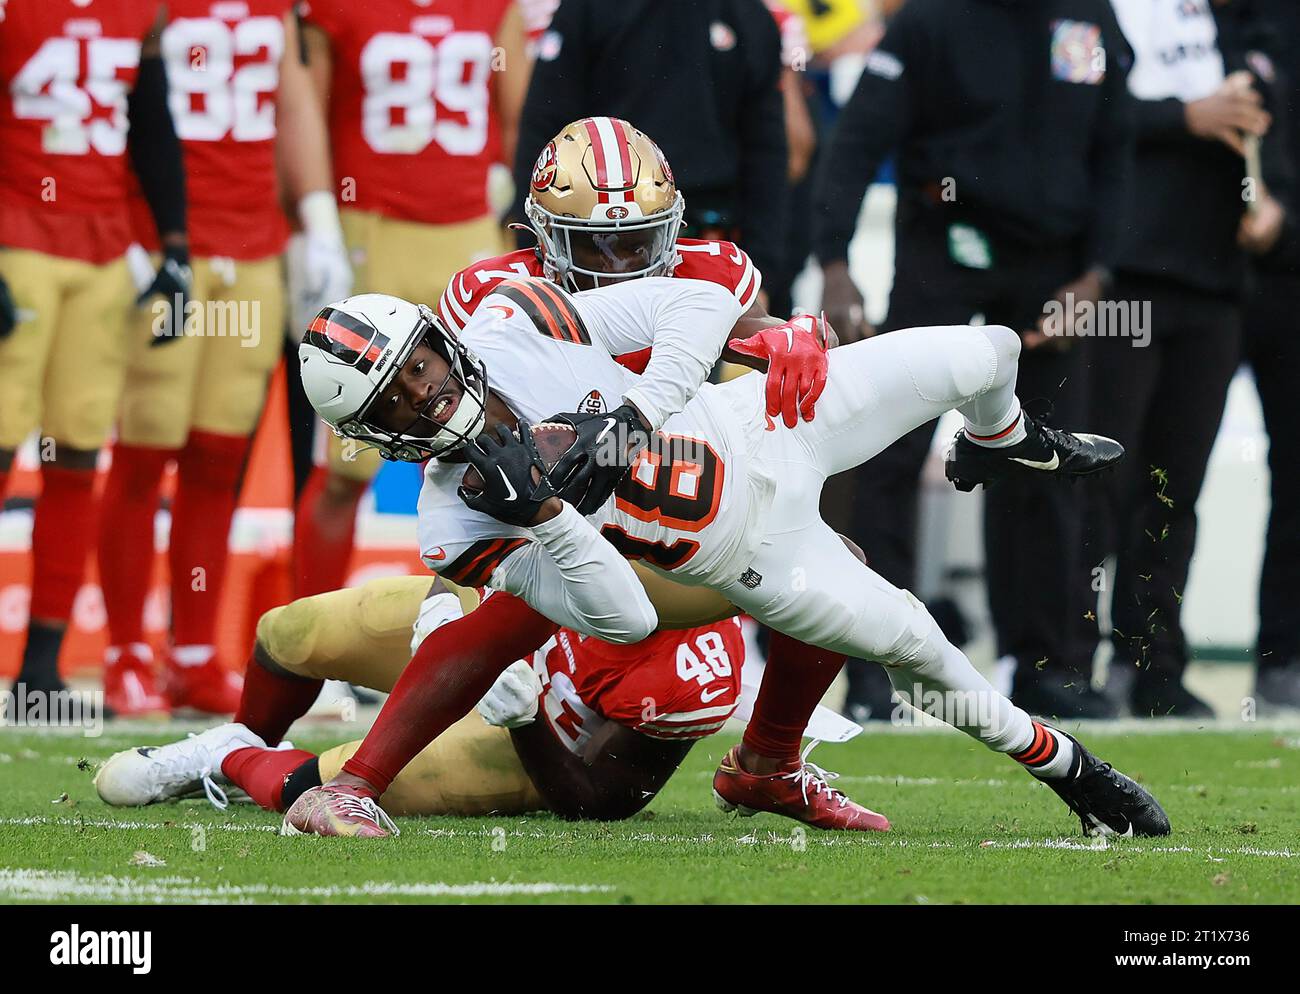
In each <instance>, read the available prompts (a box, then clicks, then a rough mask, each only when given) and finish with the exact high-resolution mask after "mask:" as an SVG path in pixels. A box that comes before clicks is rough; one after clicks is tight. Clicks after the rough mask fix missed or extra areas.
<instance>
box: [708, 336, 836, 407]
mask: <svg viewBox="0 0 1300 994" xmlns="http://www.w3.org/2000/svg"><path fill="white" fill-rule="evenodd" d="M825 327H826V317H825V315H823V316H822V317H821V318H820V319H818V318H815V317H813V316H812V315H811V314H800V315H798V316H796V317H793V318H791V319H790V320H789V321H787V322H786V323H785V324H778V325H775V326H773V327H771V328H764V329H763V330H762V331H760V332H759V333H758V334H756V335H751V336H750V337H749V338H745V339H740V338H733V339H732V340H731V341H730V342H728V343H727V344H728V345H730V346H731V348H732V349H734V350H735V351H737V352H739V353H740V354H741V355H748V356H753V357H754V358H756V359H766V360H767V414H768V417H771V418H775V417H777V416H778V415H780V417H781V420H782V421H784V422H785V426H786V427H787V428H793V427H794V426H795V425H797V424H798V423H799V418H800V416H802V417H803V419H804V420H805V421H811V420H812V419H813V406H814V405H815V404H816V403H817V398H818V397H820V396H821V395H822V391H823V390H824V389H826V368H827V362H826V332H825Z"/></svg>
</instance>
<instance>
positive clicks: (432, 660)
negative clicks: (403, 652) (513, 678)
mask: <svg viewBox="0 0 1300 994" xmlns="http://www.w3.org/2000/svg"><path fill="white" fill-rule="evenodd" d="M558 627H559V626H557V625H556V624H555V623H554V622H553V621H549V620H548V619H546V618H544V617H542V616H541V615H540V614H538V613H537V612H536V611H534V610H533V609H532V608H530V607H529V606H528V605H527V604H525V603H524V602H523V601H522V600H520V599H519V598H517V597H511V596H510V595H509V594H501V593H496V594H493V595H492V596H491V597H489V598H488V599H487V600H485V601H484V602H483V603H482V605H480V606H479V608H478V609H477V610H475V611H471V612H470V613H469V614H467V615H465V617H463V618H458V619H457V620H456V621H453V622H451V623H450V624H446V625H443V626H442V627H441V628H439V629H437V630H436V631H434V632H433V634H431V635H430V636H429V637H428V638H426V639H425V640H424V642H423V643H422V644H421V645H420V649H419V651H418V652H416V654H415V657H414V658H413V659H412V660H411V662H410V663H409V664H408V665H407V667H406V670H405V672H403V673H402V676H401V678H400V679H398V681H397V685H396V686H395V687H393V692H392V694H390V695H389V697H388V700H387V701H385V702H384V707H383V710H382V711H380V712H379V717H378V718H377V719H375V724H374V725H373V726H372V727H371V729H370V732H369V734H367V735H366V738H365V741H364V742H362V743H361V748H359V749H358V750H357V751H356V754H355V755H354V756H353V757H352V758H351V759H349V760H348V761H347V762H346V763H344V764H343V770H344V772H345V773H351V774H353V775H354V776H358V777H361V778H362V779H363V780H365V781H367V782H368V783H369V784H370V785H371V786H372V787H373V788H374V789H375V796H376V797H378V796H379V795H380V794H382V793H383V792H384V791H386V790H387V789H388V785H389V784H391V783H392V782H393V778H394V777H396V776H397V774H398V773H400V772H401V771H402V768H403V767H404V766H406V764H407V763H409V762H410V761H411V760H412V759H414V758H415V756H416V754H418V753H419V752H420V750H421V749H423V748H424V747H425V746H427V745H428V744H429V743H430V742H432V741H433V740H434V739H436V738H437V737H438V736H439V735H441V734H442V733H443V732H444V731H446V730H447V729H448V728H449V727H450V726H451V725H452V724H453V723H455V722H457V721H459V720H460V719H461V718H463V717H464V716H465V715H467V714H469V712H470V709H471V708H473V707H474V705H475V704H476V703H477V702H478V700H479V699H480V698H481V697H482V696H483V695H484V694H486V693H487V692H488V689H489V688H490V687H491V686H492V684H493V682H494V681H495V680H496V678H497V677H498V676H500V675H501V673H502V672H504V671H505V668H506V667H507V666H509V665H510V664H511V663H513V662H514V661H515V660H516V659H522V658H523V657H524V656H526V655H528V654H529V653H530V652H532V651H533V650H534V649H536V648H537V647H538V646H540V645H541V644H542V643H543V642H545V641H546V640H547V639H548V638H550V637H551V636H552V635H554V634H555V632H556V631H557V630H558Z"/></svg>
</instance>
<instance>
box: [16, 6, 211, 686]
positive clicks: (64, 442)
mask: <svg viewBox="0 0 1300 994" xmlns="http://www.w3.org/2000/svg"><path fill="white" fill-rule="evenodd" d="M159 7H160V5H159V3H158V0H111V2H110V0H98V2H96V0H46V2H40V3H22V4H14V3H10V4H9V5H8V6H7V7H5V9H4V17H3V19H0V82H2V83H3V88H2V89H0V496H3V494H4V491H5V488H6V484H7V482H8V475H9V471H10V468H11V467H12V465H13V460H14V454H15V450H16V449H17V448H18V446H19V445H21V444H22V443H23V441H24V440H25V439H26V438H27V437H28V435H30V434H31V432H32V431H33V430H34V429H37V428H39V429H40V430H41V432H42V438H41V446H40V455H41V497H40V500H39V501H38V502H37V505H36V517H35V522H34V524H33V527H32V559H33V570H32V599H31V610H30V620H29V621H28V627H27V639H26V643H25V646H24V649H23V661H22V669H21V671H20V672H19V675H18V683H21V684H24V685H25V686H26V687H27V689H28V690H29V691H33V692H43V691H56V690H59V689H62V686H63V685H62V683H61V681H60V680H59V676H58V661H59V649H60V647H61V645H62V643H63V635H64V632H65V631H66V629H67V625H68V620H69V618H70V616H71V614H72V605H73V600H74V598H75V597H76V594H77V590H78V589H79V587H80V586H81V582H82V579H83V575H84V571H85V564H86V555H87V553H88V552H89V550H90V548H91V546H92V545H93V543H94V540H95V530H96V524H95V522H96V518H97V513H98V512H97V506H96V505H97V501H96V498H95V495H94V486H95V463H96V460H97V458H98V455H99V449H100V447H101V446H102V445H103V444H104V442H105V440H106V439H107V437H108V433H109V430H110V428H111V427H112V424H113V419H114V417H115V415H116V413H117V405H118V398H119V396H120V393H121V389H122V380H123V376H124V375H125V372H126V366H127V359H128V357H129V356H130V355H131V353H132V351H133V349H132V343H133V337H132V335H133V332H134V331H135V329H136V325H135V323H134V322H132V321H131V320H130V317H131V300H132V298H133V296H134V291H133V288H132V285H131V278H130V275H129V273H128V270H127V264H126V250H127V247H128V246H129V245H130V244H131V226H130V219H129V217H128V212H127V201H128V189H129V182H128V177H129V173H128V171H127V159H126V153H127V152H128V150H129V151H130V153H131V160H132V164H133V165H134V168H135V171H136V173H137V174H138V176H139V179H140V185H141V186H142V188H143V189H144V193H145V196H146V197H147V199H148V200H149V206H150V208H151V210H152V212H153V215H154V219H155V223H156V224H157V227H158V229H159V232H160V237H161V240H162V242H163V244H164V246H165V248H166V259H165V261H164V263H163V265H162V267H161V268H160V269H159V271H158V273H157V274H156V275H155V277H154V279H153V282H152V284H151V285H150V287H149V288H148V290H146V292H145V293H144V294H141V296H140V299H141V300H144V299H146V297H147V296H149V295H151V294H153V293H162V294H164V296H165V299H166V300H167V301H168V302H169V303H170V302H171V301H172V299H173V295H174V294H180V295H182V297H183V294H184V292H185V290H186V288H187V284H188V272H187V265H186V264H187V263H188V248H187V245H186V237H185V184H184V175H183V173H182V168H181V159H180V147H179V144H178V142H177V140H176V134H175V131H174V129H173V127H172V120H171V116H170V114H169V113H168V109H167V80H166V75H165V73H164V71H163V67H162V62H161V60H160V59H159V57H158V40H157V31H156V21H157V20H158V17H157V15H158V13H159ZM146 36H148V37H147V38H146ZM128 121H129V132H130V134H129V141H128ZM6 297H9V298H10V300H11V301H12V307H11V308H10V307H6V306H5V298H6Z"/></svg>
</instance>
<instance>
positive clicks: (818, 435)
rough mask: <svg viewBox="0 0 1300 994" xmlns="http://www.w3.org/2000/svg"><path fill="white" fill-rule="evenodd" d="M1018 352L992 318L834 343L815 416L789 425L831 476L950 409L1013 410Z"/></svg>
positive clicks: (1002, 415)
mask: <svg viewBox="0 0 1300 994" xmlns="http://www.w3.org/2000/svg"><path fill="white" fill-rule="evenodd" d="M1019 357H1020V336H1018V335H1017V334H1016V333H1015V332H1014V331H1012V330H1011V329H1009V328H1005V327H1001V326H998V325H991V326H984V327H977V326H967V325H951V326H940V327H931V328H906V329H903V330H900V331H895V332H891V333H890V334H888V335H879V336H877V337H875V338H869V339H867V340H865V341H861V342H855V343H853V344H852V345H845V346H841V347H840V348H837V349H832V350H831V351H830V353H829V354H828V357H827V358H828V362H829V364H830V368H829V371H828V375H827V379H826V389H825V391H824V392H823V393H822V395H821V397H820V399H819V400H818V401H817V417H816V418H815V419H814V420H813V421H809V422H802V421H801V422H800V423H799V425H798V426H797V427H796V428H794V429H792V432H793V434H794V436H795V438H797V439H798V440H799V441H800V442H801V443H802V444H803V445H804V447H805V448H806V450H807V451H808V453H809V455H810V456H811V457H812V459H814V460H815V462H816V465H817V466H818V468H819V469H820V470H821V472H822V474H823V475H825V476H831V475H833V474H835V473H839V472H843V471H844V470H846V469H851V468H853V467H854V466H859V465H861V464H862V463H864V462H866V461H867V460H868V459H871V458H872V457H873V456H875V455H877V454H878V453H880V452H881V451H882V450H883V449H884V448H885V447H886V446H888V445H889V444H890V443H892V442H894V441H895V440H896V439H899V438H901V437H903V436H904V435H905V434H907V433H908V432H909V431H912V430H913V429H915V428H918V427H920V426H921V425H923V424H925V423H927V422H929V421H932V420H934V419H935V418H937V417H939V415H941V414H944V413H945V412H947V411H950V410H953V409H955V408H957V409H961V410H962V413H963V414H965V415H966V416H967V417H970V418H973V419H974V420H976V421H977V423H979V424H980V425H986V424H994V425H996V424H997V423H999V422H1001V421H1005V420H1008V419H1010V418H1014V417H1015V415H1016V414H1017V413H1018V412H1019V402H1018V401H1017V400H1016V396H1015V383H1016V371H1017V368H1018V365H1019ZM750 389H756V388H755V387H753V386H751V387H750Z"/></svg>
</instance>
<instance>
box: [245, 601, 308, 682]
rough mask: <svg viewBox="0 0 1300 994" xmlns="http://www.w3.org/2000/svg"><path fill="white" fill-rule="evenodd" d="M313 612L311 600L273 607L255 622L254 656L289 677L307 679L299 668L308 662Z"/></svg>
mask: <svg viewBox="0 0 1300 994" xmlns="http://www.w3.org/2000/svg"><path fill="white" fill-rule="evenodd" d="M315 616H316V615H315V611H314V610H312V606H311V598H310V597H306V598H303V599H301V600H296V601H293V602H292V603H289V604H283V605H281V606H280V607H273V608H271V610H269V611H267V612H266V613H265V614H263V615H262V617H260V618H259V619H258V620H257V653H258V655H259V657H260V658H261V659H262V660H264V661H265V662H269V663H271V664H272V665H273V666H274V667H278V668H279V669H281V670H283V671H284V672H285V673H288V674H291V675H293V676H308V674H306V673H303V672H302V668H303V666H304V665H305V664H306V662H307V660H309V659H310V658H311V653H312V647H313V638H312V632H313V629H314V625H313V620H314V619H315Z"/></svg>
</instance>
